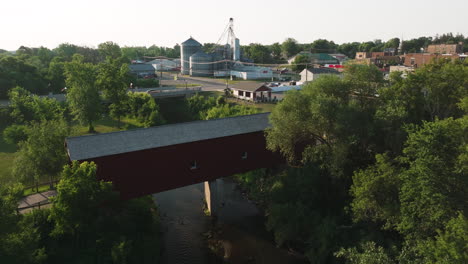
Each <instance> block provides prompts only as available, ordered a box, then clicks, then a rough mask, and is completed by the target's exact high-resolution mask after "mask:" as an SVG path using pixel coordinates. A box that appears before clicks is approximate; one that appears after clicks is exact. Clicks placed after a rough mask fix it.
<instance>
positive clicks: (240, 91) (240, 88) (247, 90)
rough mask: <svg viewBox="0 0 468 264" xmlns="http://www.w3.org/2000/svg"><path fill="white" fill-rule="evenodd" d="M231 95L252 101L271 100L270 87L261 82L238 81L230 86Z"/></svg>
mask: <svg viewBox="0 0 468 264" xmlns="http://www.w3.org/2000/svg"><path fill="white" fill-rule="evenodd" d="M230 88H231V90H232V95H233V96H234V97H236V98H239V99H244V100H248V101H253V102H263V101H271V88H270V87H268V86H266V85H265V84H263V83H257V82H239V83H237V84H235V85H233V86H232V87H230Z"/></svg>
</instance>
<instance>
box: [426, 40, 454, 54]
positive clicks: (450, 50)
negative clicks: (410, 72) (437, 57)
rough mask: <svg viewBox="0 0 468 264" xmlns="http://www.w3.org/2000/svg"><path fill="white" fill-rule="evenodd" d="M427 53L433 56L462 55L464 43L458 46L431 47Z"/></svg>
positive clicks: (442, 45) (441, 45) (438, 45)
mask: <svg viewBox="0 0 468 264" xmlns="http://www.w3.org/2000/svg"><path fill="white" fill-rule="evenodd" d="M427 53H431V54H462V53H463V43H461V42H460V43H458V44H437V45H429V46H428V47H427Z"/></svg>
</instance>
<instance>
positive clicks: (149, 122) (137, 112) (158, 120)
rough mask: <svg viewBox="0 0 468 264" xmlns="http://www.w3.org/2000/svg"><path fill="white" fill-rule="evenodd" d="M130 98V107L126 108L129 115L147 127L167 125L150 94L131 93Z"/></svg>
mask: <svg viewBox="0 0 468 264" xmlns="http://www.w3.org/2000/svg"><path fill="white" fill-rule="evenodd" d="M128 96H129V99H128V106H127V107H126V108H127V109H128V111H129V115H130V116H132V117H133V118H136V119H137V120H138V121H139V122H140V123H142V124H143V125H144V126H145V127H151V126H156V125H162V124H164V123H166V121H165V120H164V117H163V116H162V114H161V112H160V110H159V106H158V105H157V104H156V102H155V101H154V99H153V98H152V97H151V96H150V95H149V94H145V93H132V92H130V93H129V94H128Z"/></svg>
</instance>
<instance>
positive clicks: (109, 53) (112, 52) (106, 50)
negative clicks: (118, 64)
mask: <svg viewBox="0 0 468 264" xmlns="http://www.w3.org/2000/svg"><path fill="white" fill-rule="evenodd" d="M98 51H99V54H100V55H101V56H102V58H103V59H106V60H117V59H119V58H121V57H122V51H121V49H120V46H119V45H118V44H117V43H114V42H112V41H107V42H104V43H101V44H99V45H98Z"/></svg>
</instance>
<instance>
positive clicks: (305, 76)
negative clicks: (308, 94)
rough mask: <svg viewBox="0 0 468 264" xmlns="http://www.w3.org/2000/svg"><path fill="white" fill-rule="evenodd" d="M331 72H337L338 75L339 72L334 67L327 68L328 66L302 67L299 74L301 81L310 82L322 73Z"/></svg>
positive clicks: (327, 73)
mask: <svg viewBox="0 0 468 264" xmlns="http://www.w3.org/2000/svg"><path fill="white" fill-rule="evenodd" d="M331 74H337V75H339V74H340V73H339V72H338V71H337V70H334V69H329V68H310V69H304V70H303V71H302V72H301V73H300V75H301V82H303V83H305V82H311V81H313V80H316V79H317V78H319V77H320V76H323V75H331Z"/></svg>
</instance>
